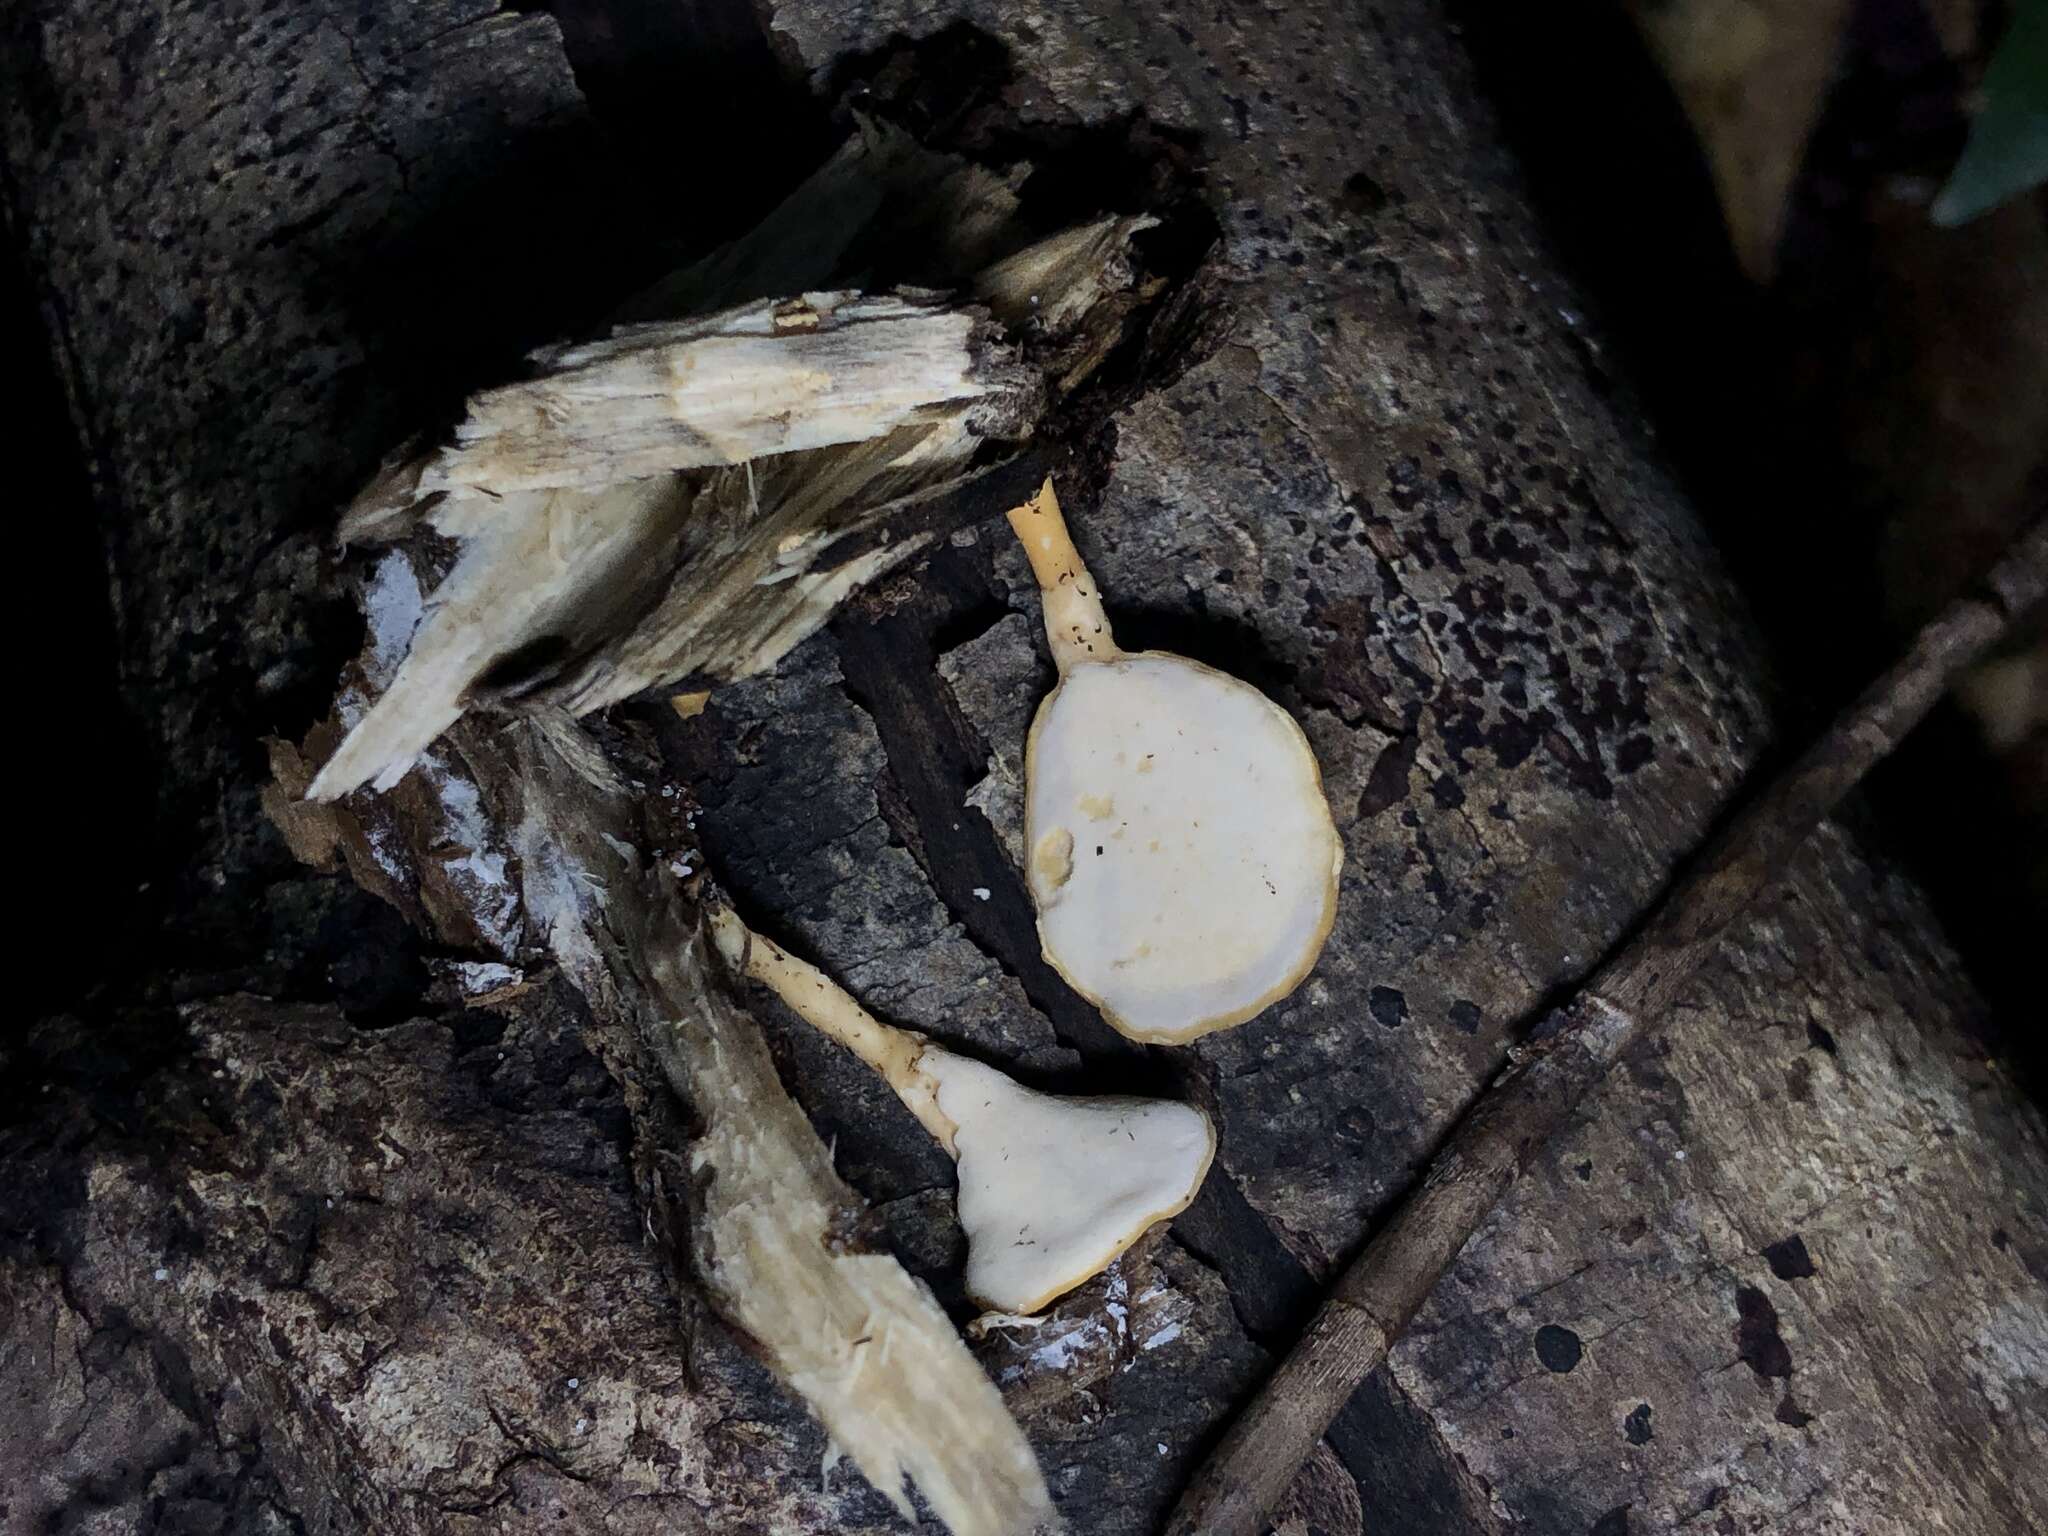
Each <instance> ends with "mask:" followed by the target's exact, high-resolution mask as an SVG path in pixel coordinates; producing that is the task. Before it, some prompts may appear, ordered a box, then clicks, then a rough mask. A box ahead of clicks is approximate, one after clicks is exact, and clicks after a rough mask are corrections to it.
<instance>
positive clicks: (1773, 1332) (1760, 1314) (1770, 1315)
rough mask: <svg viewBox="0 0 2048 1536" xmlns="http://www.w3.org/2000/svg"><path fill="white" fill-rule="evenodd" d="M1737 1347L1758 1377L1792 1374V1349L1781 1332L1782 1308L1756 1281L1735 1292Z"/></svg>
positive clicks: (1763, 1379) (1780, 1376) (1768, 1378)
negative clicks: (1779, 1308) (1758, 1286)
mask: <svg viewBox="0 0 2048 1536" xmlns="http://www.w3.org/2000/svg"><path fill="white" fill-rule="evenodd" d="M1735 1311H1736V1323H1735V1350H1736V1353H1737V1354H1739V1355H1741V1356H1742V1359H1743V1362H1744V1363H1745V1364H1747V1365H1748V1366H1749V1368H1750V1369H1751V1370H1752V1371H1755V1372H1756V1375H1757V1380H1759V1381H1768V1380H1770V1379H1771V1378H1773V1377H1776V1378H1778V1379H1780V1380H1782V1379H1784V1378H1785V1377H1787V1376H1790V1375H1791V1374H1792V1351H1791V1350H1789V1349H1787V1348H1786V1347H1785V1340H1784V1338H1783V1337H1782V1336H1781V1335H1780V1334H1779V1332H1778V1309H1777V1308H1776V1307H1774V1306H1772V1305H1771V1298H1770V1297H1768V1296H1766V1295H1765V1294H1764V1293H1763V1292H1762V1291H1760V1290H1758V1289H1757V1288H1756V1287H1755V1286H1753V1285H1745V1286H1743V1287H1742V1289H1741V1290H1739V1291H1737V1292H1736V1293H1735Z"/></svg>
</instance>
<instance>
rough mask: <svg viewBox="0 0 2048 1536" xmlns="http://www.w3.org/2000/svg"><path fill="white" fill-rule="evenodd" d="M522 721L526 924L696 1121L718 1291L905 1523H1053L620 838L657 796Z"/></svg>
mask: <svg viewBox="0 0 2048 1536" xmlns="http://www.w3.org/2000/svg"><path fill="white" fill-rule="evenodd" d="M508 728H509V729H510V730H511V731H512V732H514V733H515V738H516V739H515V741H514V743H513V750H512V753H511V754H510V755H511V758H512V760H513V761H514V762H515V763H516V764H517V765H518V769H517V772H518V785H517V789H518V794H519V797H520V798H521V800H522V801H523V804H524V814H523V816H522V818H521V824H520V827H519V830H518V833H517V835H516V842H517V844H518V846H519V847H520V849H521V852H522V855H523V859H522V863H523V866H524V867H530V868H533V869H536V870H538V871H541V873H540V874H539V876H538V878H537V879H534V880H533V881H532V882H531V883H530V884H529V885H528V887H527V901H528V913H529V918H530V919H538V921H539V923H540V924H541V926H542V929H543V931H544V932H545V933H546V935H547V939H548V944H549V947H550V948H551V949H552V951H553V953H554V954H555V956H556V958H557V959H558V960H559V961H560V962H561V964H562V965H563V966H564V968H565V969H566V970H567V971H568V972H569V974H570V975H571V976H572V977H573V978H575V979H576V981H577V983H578V985H579V987H581V988H582V989H583V990H584V993H585V996H586V997H587V998H588V999H589V1000H590V1001H591V1004H592V1006H593V1008H596V1009H598V1010H600V1011H603V1012H605V1013H607V1014H609V1015H610V1016H611V1017H612V1018H613V1019H614V1020H615V1021H617V1020H627V1021H631V1023H632V1024H633V1026H634V1027H635V1028H636V1030H637V1033H638V1037H639V1039H640V1040H641V1041H642V1042H644V1044H645V1046H646V1049H647V1051H648V1052H649V1054H650V1055H651V1057H652V1059H653V1061H654V1062H655V1063H656V1064H657V1065H658V1066H659V1068H660V1071H661V1073H662V1074H663V1075H664V1076H665V1077H666V1079H667V1081H668V1083H669V1085H670V1086H671V1087H672V1088H673V1089H674V1090H675V1091H676V1093H677V1094H678V1095H680V1096H681V1098H682V1099H683V1101H684V1102H685V1103H686V1104H688V1105H689V1106H690V1109H691V1111H692V1113H693V1116H694V1118H695V1122H696V1131H695V1134H694V1136H693V1137H692V1138H691V1142H690V1147H689V1163H688V1174H687V1176H686V1177H684V1178H681V1179H679V1180H675V1179H672V1180H671V1181H670V1187H669V1188H668V1189H667V1190H666V1192H665V1197H664V1198H665V1199H667V1200H670V1201H673V1202H676V1203H679V1204H684V1205H687V1206H688V1208H689V1211H690V1216H689V1220H688V1221H687V1223H685V1224H681V1225H682V1226H683V1227H684V1229H685V1230H686V1231H687V1234H688V1237H687V1241H688V1244H689V1249H690V1258H691V1263H692V1266H693V1269H694V1273H695V1274H696V1276H697V1278H698V1280H699V1281H700V1282H701V1283H702V1285H703V1287H704V1289H705V1291H706V1292H707V1294H709V1295H710V1296H711V1298H712V1299H713V1301H714V1303H715V1304H716V1305H717V1306H718V1308H719V1310H720V1311H721V1312H722V1313H723V1314H724V1315H725V1316H726V1317H727V1318H728V1319H729V1320H731V1321H732V1322H733V1323H734V1324H736V1325H737V1326H738V1327H740V1328H741V1329H743V1330H745V1332H746V1333H747V1334H748V1336H749V1337H751V1338H753V1339H754V1340H755V1341H756V1342H758V1343H759V1344H760V1346H761V1347H762V1349H763V1350H764V1351H765V1353H766V1355H767V1357H768V1360H769V1362H770V1364H772V1365H773V1366H774V1368H775V1371H776V1374H777V1375H779V1376H780V1377H781V1378H782V1379H783V1380H784V1381H785V1382H787V1383H788V1384H789V1385H790V1387H791V1388H792V1389H793V1390H795V1391H796V1392H797V1393H799V1394H800V1395H801V1396H802V1397H803V1399H804V1401H805V1402H806V1403H808V1404H809V1405H810V1407H811V1409H812V1411H813V1412H814V1413H816V1414H817V1416H818V1418H819V1419H820V1420H821V1421H822V1422H823V1423H824V1425H825V1427H826V1428H827V1429H828V1430H829V1431H830V1432H831V1435H832V1439H833V1442H834V1443H835V1444H836V1445H837V1446H838V1447H839V1448H840V1450H841V1451H843V1452H844V1453H845V1454H846V1456H847V1457H848V1458H849V1459H851V1460H852V1462H853V1463H854V1465H855V1466H856V1467H858V1468H859V1469H860V1471H861V1473H862V1475H863V1476H865V1477H866V1478H867V1479H868V1481H869V1482H870V1483H872V1484H873V1485H874V1486H875V1487H876V1489H878V1490H879V1491H880V1492H882V1493H883V1494H884V1495H886V1496H887V1497H888V1498H889V1500H890V1502H891V1503H892V1504H894V1505H895V1507H896V1509H897V1510H898V1512H900V1513H901V1514H902V1515H903V1516H904V1517H905V1518H906V1519H911V1518H914V1512H913V1509H912V1507H911V1503H910V1500H909V1497H908V1494H907V1492H906V1488H905V1482H906V1479H908V1480H909V1482H911V1483H914V1484H915V1485H916V1487H917V1489H918V1491H919V1493H921V1494H922V1495H923V1497H924V1499H925V1501H926V1503H928V1504H929V1505H930V1507H931V1508H932V1510H933V1512H934V1513H936V1514H937V1515H938V1516H939V1518H940V1519H941V1520H943V1521H944V1522H945V1523H946V1525H947V1526H948V1527H949V1528H950V1529H951V1530H952V1531H954V1532H955V1533H956V1536H1025V1533H1028V1532H1034V1531H1039V1530H1049V1529H1053V1528H1056V1527H1057V1525H1058V1521H1057V1519H1056V1517H1055V1515H1054V1513H1053V1510H1052V1504H1051V1500H1050V1497H1049V1495H1048V1494H1047V1492H1046V1487H1045V1482H1044V1479H1043V1478H1042V1477H1041V1475H1040V1473H1039V1470H1038V1463H1037V1460H1036V1458H1035V1457H1034V1456H1033V1454H1032V1451H1031V1447H1030V1445H1029V1443H1028V1442H1027V1441H1026V1440H1025V1438H1024V1436H1023V1433H1022V1432H1021V1431H1020V1430H1019V1429H1018V1427H1017V1425H1016V1422H1015V1421H1014V1420H1013V1419H1012V1418H1011V1417H1010V1414H1009V1411H1008V1410H1007V1409H1006V1408H1005V1407H1004V1406H1003V1400H1002V1397H1001V1395H1000V1394H999V1393H998V1392H997V1391H996V1389H995V1387H994V1385H993V1384H992V1383H991V1382H990V1381H989V1379H988V1378H987V1376H985V1375H984V1374H983V1373H982V1370H981V1368H980V1366H978V1365H977V1364H976V1363H975V1361H974V1358H973V1356H971V1355H970V1354H968V1352H967V1349H966V1347H965V1345H964V1344H963V1343H962V1342H961V1340H960V1337H959V1335H958V1334H957V1333H956V1332H955V1331H954V1328H953V1325H952V1323H951V1322H950V1321H949V1320H948V1319H947V1317H946V1315H945V1313H944V1312H943V1311H941V1310H940V1308H939V1306H938V1304H937V1303H936V1302H935V1301H934V1300H933V1299H932V1296H931V1293H930V1292H929V1291H927V1290H926V1289H925V1288H924V1286H923V1285H921V1284H920V1283H919V1282H917V1281H915V1280H913V1279H912V1278H911V1277H910V1276H909V1275H908V1274H906V1273H905V1272H904V1270H903V1267H902V1266H901V1265H900V1264H899V1263H897V1261H896V1260H895V1259H894V1258H892V1257H891V1256H890V1255H888V1254H887V1253H881V1252H874V1253H870V1252H863V1251H860V1249H859V1248H858V1247H857V1246H856V1245H854V1244H852V1243H850V1242H848V1241H847V1240H846V1238H845V1236H844V1234H846V1233H847V1232H848V1231H849V1230H851V1226H852V1220H851V1219H852V1217H853V1216H854V1214H855V1213H857V1212H859V1211H860V1209H861V1201H860V1197H859V1196H858V1195H856V1194H855V1193H854V1192H853V1191H852V1190H851V1189H850V1188H848V1187H847V1185H846V1184H845V1183H844V1181H842V1180H841V1179H840V1178H839V1176H838V1174H837V1173H835V1172H834V1171H833V1168H832V1158H831V1154H830V1153H829V1152H828V1151H827V1149H826V1148H825V1146H824V1144H823V1143H822V1142H821V1141H820V1140H819V1139H818V1135H817V1132H816V1131H815V1130H813V1129H812V1127H811V1124H810V1122H809V1121H808V1120H807V1119H805V1117H804V1114H803V1111H802V1110H801V1109H799V1108H798V1107H797V1105H796V1103H795V1101H794V1100H793V1099H791V1098H790V1096H789V1094H788V1092H787V1091H786V1090H785V1089H784V1088H783V1086H782V1082H781V1079H780V1078H779V1077H778V1076H777V1074H776V1071H775V1064H774V1062H773V1060H772V1059H771V1058H770V1057H769V1054H768V1049H767V1045H766V1043H765V1042H764V1041H763V1039H762V1037H761V1034H760V1030H759V1027H758V1026H757V1025H756V1024H755V1023H754V1021H753V1019H752V1018H751V1017H750V1016H749V1015H748V1014H747V1013H746V1011H745V1010H744V1009H743V1008H742V1007H741V1006H740V1005H739V1003H738V1002H737V1001H736V1000H735V998H734V995H733V992H732V989H731V980H730V978H729V977H728V975H727V973H726V971H725V969H724V967H723V966H722V965H721V964H720V963H719V961H718V959H717V956H716V950H715V946H713V945H712V944H711V943H710V941H709V938H708V935H707V934H706V932H705V931H704V930H703V928H702V926H701V923H700V921H699V917H698V913H697V909H696V905H695V903H694V902H693V901H691V900H690V899H689V898H688V897H686V896H685V895H684V894H683V892H682V890H681V889H680V887H679V885H678V882H677V880H676V879H675V877H674V876H673V874H672V872H670V871H668V870H666V869H664V868H661V867H659V866H658V865H654V866H651V865H650V861H648V860H647V859H646V858H645V857H644V856H642V855H641V854H640V853H639V852H638V851H636V850H635V849H634V848H633V846H632V845H631V844H630V843H629V842H628V841H627V840H626V839H625V838H623V837H621V836H620V835H619V831H620V830H624V829H626V828H630V827H632V826H635V825H637V823H638V820H639V818H638V815H637V812H636V809H635V804H634V802H635V797H636V795H637V794H638V791H636V790H635V789H633V788H632V787H631V786H629V785H628V784H626V783H625V781H624V780H623V779H621V778H620V777H619V775H618V774H617V773H616V772H615V771H614V770H613V768H612V767H611V765H610V764H609V763H608V762H607V760H606V759H605V757H604V755H603V754H602V753H601V752H600V751H599V750H598V748H597V746H596V744H595V743H594V742H593V741H592V740H591V739H590V738H589V737H588V736H587V735H585V734H584V733H583V732H582V731H581V730H580V729H579V728H578V727H576V726H575V725H574V724H573V723H572V722H570V721H568V720H566V719H565V718H563V717H561V716H557V715H541V716H535V717H532V718H531V719H529V720H527V721H525V722H517V723H513V724H512V725H511V726H510V727H508Z"/></svg>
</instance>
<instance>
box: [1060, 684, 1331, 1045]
mask: <svg viewBox="0 0 2048 1536" xmlns="http://www.w3.org/2000/svg"><path fill="white" fill-rule="evenodd" d="M1028 777H1029V784H1028V786H1027V827H1028V833H1029V838H1030V850H1031V857H1030V865H1029V878H1030V882H1031V894H1032V897H1033V899H1034V901H1035V902H1036V903H1037V906H1038V927H1039V935H1040V938H1041V940H1042V941H1043V943H1044V946H1045V952H1046V956H1047V958H1048V959H1050V960H1051V961H1052V962H1053V964H1054V965H1056V966H1057V967H1058V968H1059V969H1060V971H1061V972H1062V973H1063V974H1064V975H1065V976H1066V977H1067V979H1068V980H1069V981H1071V982H1072V983H1073V985H1074V986H1075V987H1076V988H1077V989H1078V990H1079V991H1081V992H1082V993H1083V994H1085V995H1086V996H1087V997H1089V998H1090V999H1091V1000H1093V1001H1094V1002H1095V1003H1096V1004H1097V1006H1099V1007H1100V1008H1102V1010H1103V1011H1104V1012H1105V1013H1106V1014H1107V1015H1108V1016H1109V1017H1110V1019H1111V1021H1112V1022H1113V1023H1115V1024H1116V1025H1117V1026H1118V1027H1119V1028H1120V1029H1122V1030H1123V1031H1124V1032H1125V1033H1126V1034H1129V1035H1132V1036H1134V1037H1135V1038H1138V1039H1141V1040H1157V1041H1174V1040H1185V1039H1189V1038H1192V1037H1193V1036H1195V1035H1198V1034H1201V1033H1203V1032H1204V1031H1205V1030H1208V1029H1213V1028H1217V1027H1219V1026H1221V1025H1224V1024H1230V1023H1236V1022H1240V1021H1242V1020H1243V1019H1245V1018H1248V1017H1250V1016H1251V1015H1252V1014H1253V1013H1256V1012H1257V1011H1258V1010H1259V1009H1260V1008H1262V1007H1264V1006H1265V1005H1266V1004H1267V1003H1269V1002H1271V1001H1273V1000H1274V999H1276V998H1278V997H1280V996H1283V995H1285V994H1286V993H1287V992H1288V991H1289V990H1291V989H1292V988H1293V987H1294V986H1295V985H1296V984H1297V983H1298V982H1299V981H1300V979H1301V977H1302V976H1303V975H1304V974H1305V973H1306V972H1307V970H1308V968H1309V966H1310V965H1312V964H1313V963H1314V960H1315V956H1316V954H1317V952H1318V951H1319V950H1320V949H1321V947H1322V943H1323V940H1324V939H1325V938H1326V937H1327V936H1328V933H1329V927H1330V918H1331V914H1332V912H1333V910H1334V905H1335V900H1336V872H1337V868H1338V865H1339V864H1340V863H1341V861H1342V856H1343V853H1342V846H1341V844H1340V843H1339V841H1338V838H1337V833H1336V829H1335V827H1334V826H1333V825H1332V823H1331V820H1330V811H1329V806H1328V804H1327V803H1326V802H1325V800H1324V798H1323V792H1322V783H1321V775H1320V774H1319V772H1318V771H1317V768H1316V763H1315V757H1314V755H1313V754H1312V753H1311V752H1310V750H1309V746H1308V742H1307V740H1306V738H1304V737H1303V735H1302V733H1301V728H1300V727H1299V726H1297V725H1296V724H1295V723H1294V721H1293V720H1292V719H1290V718H1289V717H1288V716H1287V714H1286V713H1285V712H1284V711H1283V710H1281V709H1280V708H1279V706H1278V705H1276V704H1274V703H1273V702H1272V701H1271V700H1270V699H1268V698H1266V697H1265V696H1264V695H1263V694H1261V693H1259V692H1258V691H1257V690H1256V689H1254V688H1252V687H1250V686H1249V685H1247V684H1245V683H1242V682H1239V681H1238V680H1237V679H1236V678H1233V677H1228V676H1226V675H1224V674H1223V673H1221V672H1217V671H1215V670H1214V669H1212V668H1209V667H1205V666H1202V665H1201V664H1200V663H1198V662H1192V661H1188V660H1186V659H1184V658H1182V657H1178V656H1169V655H1163V654H1157V653H1141V654H1137V655H1132V656H1127V657H1123V658H1121V659H1119V660H1116V661H1111V662H1103V663H1090V664H1087V665H1083V666H1077V667H1075V668H1074V669H1073V670H1072V671H1071V672H1070V673H1069V674H1068V676H1067V677H1066V679H1065V680H1064V681H1063V682H1062V683H1061V684H1060V686H1059V688H1058V689H1057V690H1055V691H1054V693H1053V694H1052V695H1051V696H1050V697H1049V698H1048V699H1047V700H1046V701H1045V703H1044V704H1043V705H1042V706H1041V707H1040V710H1039V716H1038V721H1037V723H1036V725H1034V727H1033V728H1032V739H1031V754H1030V762H1029V773H1028Z"/></svg>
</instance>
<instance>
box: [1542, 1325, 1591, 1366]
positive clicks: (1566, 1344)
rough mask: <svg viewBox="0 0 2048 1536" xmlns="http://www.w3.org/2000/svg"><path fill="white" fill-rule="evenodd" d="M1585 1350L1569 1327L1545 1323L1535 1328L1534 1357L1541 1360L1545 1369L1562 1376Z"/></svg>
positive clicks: (1575, 1363)
mask: <svg viewBox="0 0 2048 1536" xmlns="http://www.w3.org/2000/svg"><path fill="white" fill-rule="evenodd" d="M1585 1352H1586V1349H1585V1346H1584V1345H1583V1344H1581V1343H1580V1342H1579V1336H1578V1335H1577V1334H1576V1333H1573V1332H1572V1331H1571V1329H1569V1328H1560V1327H1559V1326H1558V1325H1557V1324H1556V1323H1545V1324H1544V1325H1543V1326H1542V1327H1541V1328H1538V1329H1537V1330H1536V1358H1537V1359H1538V1360H1541V1361H1542V1362H1543V1368H1544V1369H1545V1370H1548V1371H1555V1372H1556V1373H1557V1374H1558V1375H1560V1376H1562V1375H1563V1374H1564V1373H1565V1372H1567V1371H1569V1370H1571V1369H1572V1368H1573V1367H1574V1366H1576V1365H1577V1364H1578V1363H1579V1360H1580V1357H1582V1356H1583V1355H1584V1354H1585Z"/></svg>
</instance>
